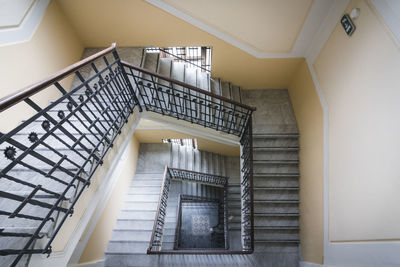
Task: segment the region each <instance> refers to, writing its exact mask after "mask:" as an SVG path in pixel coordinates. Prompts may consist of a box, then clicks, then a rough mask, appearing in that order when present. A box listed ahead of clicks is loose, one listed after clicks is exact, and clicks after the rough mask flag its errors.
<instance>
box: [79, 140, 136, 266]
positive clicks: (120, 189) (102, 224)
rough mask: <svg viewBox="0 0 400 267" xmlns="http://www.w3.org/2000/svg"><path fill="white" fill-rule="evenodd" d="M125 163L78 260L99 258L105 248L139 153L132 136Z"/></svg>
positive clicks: (87, 260) (89, 260) (84, 260)
mask: <svg viewBox="0 0 400 267" xmlns="http://www.w3.org/2000/svg"><path fill="white" fill-rule="evenodd" d="M127 149H128V154H127V158H126V163H125V165H124V166H123V169H122V172H121V176H120V177H119V179H118V182H117V184H116V185H115V187H114V189H113V192H112V193H111V195H110V198H109V200H108V202H107V204H106V206H105V207H104V210H103V212H102V214H101V216H100V218H99V220H98V222H97V224H96V226H95V228H94V230H93V232H92V234H91V236H90V238H89V241H88V243H87V244H86V247H85V249H84V251H83V253H82V256H81V258H80V260H79V262H81V263H82V262H91V261H96V260H101V259H103V257H104V252H105V251H106V249H107V244H108V241H109V240H110V238H111V233H112V230H113V229H114V226H115V222H116V221H117V218H118V215H119V213H120V209H121V208H122V204H123V202H124V198H125V195H126V193H127V192H128V189H129V186H130V183H131V181H132V178H133V175H134V174H135V172H136V165H137V160H138V155H139V141H138V139H137V138H136V136H135V135H134V136H132V139H131V141H130V142H129V144H128V147H127Z"/></svg>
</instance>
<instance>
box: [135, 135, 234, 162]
mask: <svg viewBox="0 0 400 267" xmlns="http://www.w3.org/2000/svg"><path fill="white" fill-rule="evenodd" d="M136 136H137V138H138V140H139V141H140V143H161V140H162V139H174V138H177V139H185V138H186V139H187V138H189V139H192V138H193V139H197V145H198V149H199V150H203V151H208V152H213V153H216V154H221V155H225V156H239V155H240V147H239V146H238V145H237V146H230V145H225V144H221V143H217V142H213V141H210V140H207V139H203V138H198V137H195V136H191V135H188V134H184V133H180V132H177V131H172V130H137V131H136Z"/></svg>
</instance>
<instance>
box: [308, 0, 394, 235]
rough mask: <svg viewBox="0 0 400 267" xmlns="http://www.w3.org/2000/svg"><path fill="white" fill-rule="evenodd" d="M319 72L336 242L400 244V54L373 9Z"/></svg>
mask: <svg viewBox="0 0 400 267" xmlns="http://www.w3.org/2000/svg"><path fill="white" fill-rule="evenodd" d="M354 7H358V8H360V10H361V14H360V17H359V18H358V19H357V20H355V25H356V27H357V29H356V31H355V32H354V34H353V35H352V36H351V37H348V36H346V34H345V33H344V31H343V29H342V27H341V26H340V25H337V26H336V28H335V29H334V31H333V32H332V34H331V36H330V37H329V39H328V41H327V43H326V44H325V46H324V47H323V49H322V51H321V53H320V54H319V56H318V58H317V60H316V61H315V63H314V68H315V70H316V73H317V77H318V80H319V84H320V86H321V89H322V91H323V94H324V96H325V98H326V101H327V104H328V110H329V120H328V121H329V125H328V151H329V152H328V153H329V154H328V161H329V162H328V179H329V183H328V186H329V209H328V210H329V222H328V223H329V241H331V242H335V241H366V240H393V239H400V228H399V225H400V214H399V213H398V212H397V209H396V208H395V207H396V206H397V203H399V202H400V194H399V189H400V179H399V169H398V160H399V158H400V142H399V136H400V124H399V114H400V105H399V99H400V90H399V89H400V87H399V77H400V46H399V43H398V42H397V40H396V39H395V38H394V37H393V35H392V34H391V32H390V31H389V30H388V29H387V27H386V26H385V24H384V23H383V22H382V20H381V18H380V17H379V15H377V13H376V11H375V10H374V8H373V7H372V6H371V4H370V3H369V2H367V1H360V0H354V1H351V2H350V5H349V6H348V8H347V11H350V10H351V9H352V8H354Z"/></svg>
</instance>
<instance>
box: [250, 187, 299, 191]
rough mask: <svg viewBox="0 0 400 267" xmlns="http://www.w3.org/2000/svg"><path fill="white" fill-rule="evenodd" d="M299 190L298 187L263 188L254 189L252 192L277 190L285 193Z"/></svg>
mask: <svg viewBox="0 0 400 267" xmlns="http://www.w3.org/2000/svg"><path fill="white" fill-rule="evenodd" d="M299 189H300V188H299V187H268V186H265V187H254V191H256V190H271V191H272V190H277V191H281V190H282V191H286V190H294V191H296V190H299Z"/></svg>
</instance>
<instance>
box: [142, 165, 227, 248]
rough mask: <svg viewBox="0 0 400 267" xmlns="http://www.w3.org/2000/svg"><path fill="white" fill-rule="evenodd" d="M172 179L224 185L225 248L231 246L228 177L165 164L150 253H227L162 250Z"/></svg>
mask: <svg viewBox="0 0 400 267" xmlns="http://www.w3.org/2000/svg"><path fill="white" fill-rule="evenodd" d="M171 180H181V181H186V182H196V183H203V184H209V185H213V186H220V187H223V190H224V197H223V206H224V239H225V249H228V248H229V245H228V244H229V229H228V206H227V205H228V202H227V201H228V198H227V197H228V195H227V191H228V188H227V187H228V178H227V177H224V176H219V175H213V174H207V173H201V172H195V171H189V170H182V169H177V168H169V167H168V166H165V171H164V177H163V183H162V186H161V191H160V196H159V201H158V207H157V212H156V215H155V219H154V226H153V232H152V235H151V239H150V243H149V248H148V249H147V253H148V254H174V253H175V254H185V253H189V254H194V253H199V254H207V253H227V252H226V251H224V250H223V251H218V250H196V251H194V250H185V251H181V250H164V251H163V250H162V240H163V230H164V224H165V218H166V211H167V205H168V195H169V188H170V184H171Z"/></svg>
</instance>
